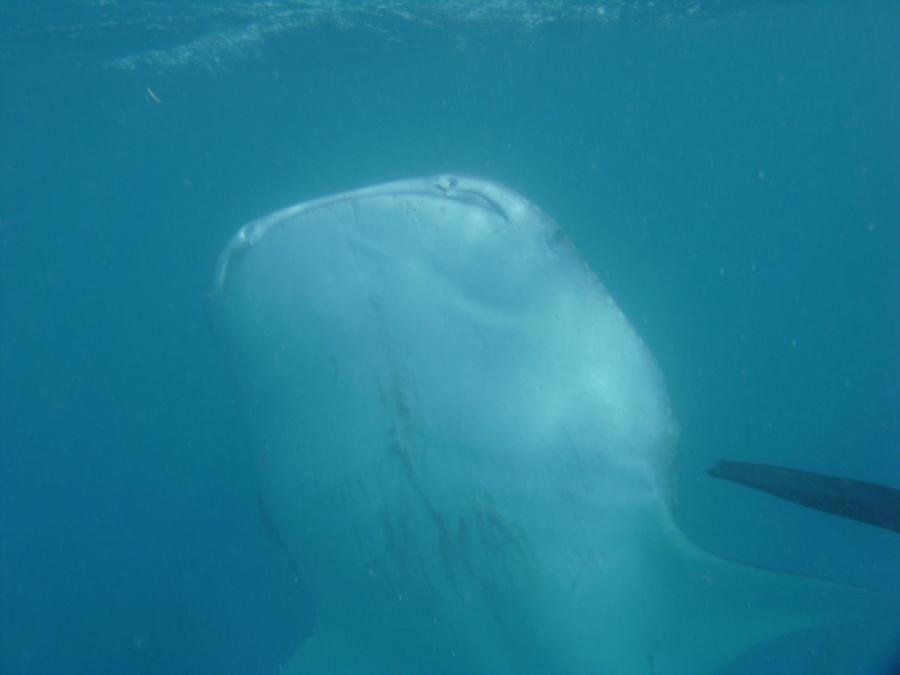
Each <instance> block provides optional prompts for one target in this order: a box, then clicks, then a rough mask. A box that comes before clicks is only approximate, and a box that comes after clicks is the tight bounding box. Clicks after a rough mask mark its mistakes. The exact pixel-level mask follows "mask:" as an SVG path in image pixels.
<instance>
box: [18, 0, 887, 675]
mask: <svg viewBox="0 0 900 675" xmlns="http://www.w3.org/2000/svg"><path fill="white" fill-rule="evenodd" d="M125 4H126V3H123V4H122V5H120V4H118V3H107V2H100V1H94V2H89V1H87V0H80V1H76V0H68V1H62V0H60V1H59V2H50V1H47V2H32V1H25V0H5V2H4V3H3V5H2V6H0V92H2V93H0V97H2V98H0V673H2V674H3V675H7V674H9V675H13V674H15V675H19V674H26V673H29V674H30V673H37V674H50V673H110V674H121V675H126V674H129V673H211V672H216V673H269V672H273V670H274V668H275V666H276V665H277V664H278V663H281V662H283V661H284V660H285V659H286V658H287V657H288V656H289V655H290V653H291V652H292V650H293V648H294V646H295V645H296V643H297V642H298V637H297V636H298V635H302V634H303V632H304V631H305V630H307V629H308V627H309V624H310V621H311V611H310V608H309V605H308V603H307V602H306V600H305V598H304V596H303V593H302V590H301V589H300V588H299V586H298V584H297V582H296V579H295V575H294V572H293V569H292V567H291V563H290V561H289V560H288V559H287V558H286V556H285V555H284V553H283V551H282V550H281V548H280V547H279V545H278V543H277V541H276V540H275V538H273V537H271V536H269V535H268V534H267V533H266V531H265V528H264V527H263V526H262V524H261V522H260V517H259V513H258V506H257V495H256V487H255V484H254V460H253V457H252V456H251V455H250V452H249V449H248V444H247V442H246V438H245V433H246V432H245V429H244V427H243V426H242V421H241V418H240V413H239V410H238V408H237V405H236V403H235V400H234V394H233V390H232V383H231V382H230V380H229V377H228V373H227V372H226V369H225V368H224V365H223V359H222V355H221V354H220V352H219V351H218V345H217V343H216V341H215V339H214V337H213V335H212V333H211V330H210V328H209V326H208V324H207V317H206V302H207V291H208V289H209V286H210V282H211V273H212V268H213V264H214V261H215V258H216V256H217V254H218V252H219V250H220V249H221V247H222V246H223V245H224V243H225V242H226V241H227V239H228V237H229V236H230V235H231V234H232V233H233V232H234V231H235V230H236V229H237V228H238V227H239V226H240V225H242V224H243V223H244V222H246V221H248V220H250V219H251V218H254V217H256V216H259V215H262V214H264V213H267V212H269V211H272V210H274V209H276V208H279V207H282V206H285V205H287V204H290V203H293V202H296V201H300V200H303V199H307V198H312V197H316V196H321V195H325V194H330V193H333V192H336V191H340V190H345V189H350V188H354V187H359V186H362V185H367V184H372V183H376V182H379V181H383V180H387V179H394V178H401V177H406V176H414V175H419V174H432V173H438V172H443V171H448V170H449V171H457V172H465V173H472V174H478V175H483V176H486V177H489V178H492V179H494V180H498V181H500V182H503V183H506V184H508V185H510V186H511V187H513V188H515V189H516V190H518V191H520V192H521V193H522V194H524V195H526V196H527V197H528V198H529V199H531V200H532V201H534V202H536V203H537V204H539V205H541V207H542V208H543V209H544V210H546V211H547V212H548V213H550V214H552V215H553V216H554V217H555V218H556V219H557V220H558V221H559V222H560V223H561V224H562V225H563V227H565V228H566V230H567V231H568V232H569V234H570V236H571V237H572V239H573V240H574V241H575V242H576V244H577V245H578V247H579V248H580V249H581V250H582V251H583V253H584V255H585V257H586V258H587V260H588V262H589V263H590V265H591V266H592V267H593V268H594V269H595V270H596V272H597V273H598V275H599V276H600V277H601V278H602V279H603V280H604V282H605V283H606V285H607V286H608V288H609V289H610V291H611V292H612V294H613V295H614V296H615V297H616V298H617V300H618V302H619V304H620V305H621V306H622V307H623V309H624V311H625V312H626V314H627V315H628V316H629V317H630V319H631V320H632V322H633V323H634V324H635V326H636V328H637V329H638V331H639V332H640V333H641V334H642V336H643V337H644V339H645V341H646V342H647V343H648V344H649V346H650V348H651V350H652V351H653V353H654V354H655V355H656V357H657V359H658V361H659V363H660V366H661V368H662V370H663V371H664V373H665V375H666V379H667V383H668V386H669V389H670V393H671V396H672V399H673V404H674V407H675V410H676V412H677V414H678V417H679V420H680V423H681V428H682V430H681V444H680V447H681V461H680V469H681V473H680V478H679V488H680V489H679V493H678V494H679V501H678V515H679V519H680V520H681V522H682V524H683V526H684V527H685V529H686V530H687V531H688V532H689V533H690V534H691V535H692V537H693V538H694V539H695V540H696V541H698V542H699V543H701V544H702V545H703V546H704V547H706V548H709V549H711V550H714V551H717V552H720V553H722V554H724V555H726V556H728V557H731V558H737V559H741V560H747V561H752V562H754V563H757V564H761V565H768V566H772V567H777V568H783V569H790V570H794V571H798V572H802V573H806V574H813V575H816V576H822V577H827V578H831V579H836V580H841V581H846V582H850V583H855V584H860V585H864V586H867V587H870V588H876V589H882V590H886V591H888V592H891V591H896V589H897V588H900V537H898V536H897V535H896V534H893V533H890V532H885V531H881V530H878V529H876V528H872V527H868V526H865V525H861V524H859V523H854V522H850V521H845V520H840V519H836V518H832V517H828V516H825V515H823V514H820V513H816V512H812V511H807V510H803V509H801V508H799V507H793V506H789V505H786V504H784V503H780V502H777V501H776V500H773V499H771V498H767V497H765V496H763V495H757V494H753V493H750V492H749V491H744V490H741V489H739V488H737V487H735V486H733V485H729V484H726V483H720V482H717V481H713V480H712V479H710V478H708V477H707V476H706V475H705V474H704V471H705V469H706V468H707V467H708V466H709V465H710V464H711V463H712V462H713V461H715V460H716V459H719V458H723V457H727V458H731V459H740V460H746V461H756V462H768V463H775V464H783V465H789V466H796V467H800V468H806V469H809V470H815V471H821V472H824V473H832V474H838V475H845V476H851V477H855V478H860V479H864V480H871V481H877V482H881V483H885V484H888V485H894V486H897V487H900V387H898V384H897V383H898V381H900V199H898V196H897V195H898V194H900V127H898V120H900V88H898V86H897V73H898V72H900V41H898V40H897V35H898V34H900V5H898V4H897V3H890V2H874V1H873V2H858V3H847V2H839V1H835V2H827V1H823V2H816V3H811V2H797V3H782V2H740V3H737V2H736V3H720V2H703V1H697V2H676V1H671V2H665V1H664V0H660V1H659V2H656V3H644V2H635V3H624V2H606V3H596V2H590V3H589V2H570V3H555V2H514V3H491V2H486V3H484V2H483V3H476V2H474V0H473V1H472V2H467V1H465V0H460V1H459V2H454V3H437V5H436V6H434V7H428V6H427V5H426V3H424V2H421V3H415V2H396V3H381V4H379V7H381V9H372V8H371V7H370V6H369V5H366V4H365V3H360V4H354V3H348V2H343V3H342V2H334V3H332V4H328V3H324V4H323V3H311V4H304V3H294V2H288V1H287V0H282V1H275V2H265V3H263V2H258V3H254V2H244V3H214V2H192V3H187V2H159V1H157V2H151V1H149V0H134V1H133V2H130V3H127V6H125ZM791 667H794V666H791ZM797 668H798V669H799V667H797ZM779 672H781V671H779ZM786 672H790V671H789V670H788V671H786Z"/></svg>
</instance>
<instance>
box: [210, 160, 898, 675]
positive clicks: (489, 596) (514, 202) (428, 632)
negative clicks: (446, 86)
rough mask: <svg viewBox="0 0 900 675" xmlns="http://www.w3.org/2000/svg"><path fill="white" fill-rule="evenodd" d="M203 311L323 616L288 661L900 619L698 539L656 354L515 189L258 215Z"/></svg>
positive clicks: (660, 664)
mask: <svg viewBox="0 0 900 675" xmlns="http://www.w3.org/2000/svg"><path fill="white" fill-rule="evenodd" d="M214 305H215V316H216V321H217V323H218V325H219V327H220V329H221V333H222V335H223V336H224V340H225V342H226V344H227V346H228V352H229V356H230V360H231V365H232V368H233V371H234V373H235V375H236V378H237V380H238V382H239V387H240V391H241V395H242V399H243V401H244V408H245V411H246V413H247V414H246V417H247V420H248V423H249V425H250V427H251V429H252V436H253V439H254V444H255V447H256V451H257V454H258V457H259V466H260V482H261V491H262V496H263V499H264V501H265V504H266V509H267V511H268V512H269V513H270V514H271V516H272V520H273V522H274V524H275V525H276V527H277V528H278V530H279V533H280V535H281V538H282V539H283V540H284V542H285V544H286V545H287V547H288V548H289V550H290V552H291V555H292V557H293V558H294V560H295V561H296V564H297V567H298V569H299V570H300V571H301V574H302V575H303V578H304V581H305V582H306V584H307V586H308V589H309V591H310V594H311V596H312V597H313V598H314V601H315V604H316V611H317V622H316V628H315V630H314V632H313V633H312V634H311V635H310V636H309V637H307V639H306V640H305V641H304V643H303V644H302V645H301V646H300V648H299V650H298V653H297V655H296V657H295V659H294V662H293V663H292V664H291V666H290V672H296V673H326V672H327V673H354V674H355V675H375V674H381V673H385V674H386V673H467V674H470V673H517V674H528V673H562V674H576V673H578V674H582V673H584V674H587V673H616V674H624V675H630V674H631V673H635V674H642V675H648V674H651V673H666V674H670V675H671V674H679V673H684V674H688V673H691V674H695V675H696V674H702V673H712V672H716V671H717V669H720V668H722V667H724V666H725V665H727V664H728V663H731V662H733V661H734V660H735V659H737V658H739V657H740V655H741V654H742V653H744V652H746V651H747V650H748V649H751V648H752V647H754V646H755V645H757V644H759V643H762V642H765V641H767V640H771V639H775V638H777V637H779V636H782V635H784V634H788V633H790V632H792V631H796V630H803V629H810V628H814V627H817V626H822V625H825V624H828V623H831V622H834V621H841V620H848V619H857V618H859V619H871V620H872V621H875V622H882V623H883V622H884V621H886V620H888V619H887V617H894V616H895V615H896V612H893V611H892V610H891V609H890V608H889V607H887V606H886V605H887V603H886V602H885V601H884V600H883V599H882V598H881V597H879V596H877V595H876V594H872V593H868V592H866V591H862V590H859V589H850V588H846V587H842V586H839V585H836V584H829V583H827V582H820V581H816V580H811V579H805V578H802V577H797V576H789V575H782V574H777V573H774V572H769V571H765V570H760V569H754V568H749V567H741V566H739V565H736V564H732V563H728V562H725V561H722V560H720V559H717V558H715V557H714V556H711V555H709V554H707V553H705V552H703V551H700V550H699V549H697V548H696V547H694V546H693V545H692V544H690V542H688V540H687V539H686V538H685V537H684V536H683V535H682V533H681V532H680V530H679V529H678V527H677V526H676V524H675V522H674V520H673V518H672V516H671V510H670V503H671V494H670V482H671V475H672V467H673V464H674V449H675V447H676V439H677V425H676V422H675V418H674V416H673V413H672V410H671V406H670V403H669V400H668V396H667V394H666V389H665V386H664V382H663V378H662V376H661V374H660V371H659V369H658V367H657V365H656V363H655V361H654V359H653V357H652V355H651V354H650V352H649V350H648V349H647V348H646V346H645V345H644V343H643V342H642V340H641V339H640V337H639V336H638V335H637V333H636V332H635V330H634V329H633V328H632V326H631V325H630V323H629V322H628V320H627V319H626V318H625V316H624V315H623V313H622V312H621V311H620V309H619V307H618V306H617V305H616V303H615V302H614V301H613V299H612V298H611V297H610V295H609V294H608V293H607V292H606V290H605V288H604V286H603V285H602V283H601V282H600V281H599V280H598V278H597V277H596V275H595V274H594V272H593V271H592V270H591V269H590V267H589V266H588V265H587V264H586V263H585V261H584V260H583V259H582V258H581V257H580V256H579V254H578V252H577V250H576V249H575V247H574V246H573V245H572V243H571V242H570V241H569V239H568V238H567V237H566V235H565V233H564V232H563V231H562V229H561V228H560V227H559V226H558V225H557V224H556V223H555V222H554V221H553V220H552V219H551V218H550V217H548V216H547V215H546V214H545V213H543V212H542V211H541V210H540V209H539V208H537V207H536V206H535V205H533V204H531V203H530V202H529V201H527V200H526V199H524V198H523V197H521V196H520V195H518V194H516V193H515V192H513V191H511V190H509V189H507V188H505V187H502V186H500V185H498V184H496V183H492V182H489V181H485V180H479V179H475V178H469V177H463V176H437V177H431V178H423V179H414V180H407V181H399V182H394V183H388V184H385V185H379V186H375V187H369V188H365V189H361V190H357V191H354V192H349V193H345V194H340V195H336V196H333V197H328V198H325V199H319V200H315V201H311V202H306V203H302V204H299V205H297V206H293V207H290V208H287V209H284V210H282V211H279V212H276V213H274V214H272V215H270V216H267V217H265V218H261V219H259V220H256V221H254V222H252V223H250V224H248V225H247V226H245V227H243V228H242V229H241V230H240V231H239V232H238V233H237V234H236V235H235V236H234V237H233V238H232V240H231V241H230V243H229V244H228V246H227V247H226V249H225V251H224V252H223V254H222V255H221V257H220V260H219V263H218V266H217V269H216V274H215V285H214Z"/></svg>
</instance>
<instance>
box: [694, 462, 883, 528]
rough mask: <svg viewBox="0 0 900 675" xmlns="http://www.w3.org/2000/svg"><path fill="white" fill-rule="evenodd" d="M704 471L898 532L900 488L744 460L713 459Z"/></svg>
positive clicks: (799, 502) (812, 506)
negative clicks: (717, 460)
mask: <svg viewBox="0 0 900 675" xmlns="http://www.w3.org/2000/svg"><path fill="white" fill-rule="evenodd" d="M707 473H709V475H710V476H715V477H716V478H724V479H725V480H730V481H734V482H735V483H740V484H741V485H746V486H747V487H751V488H753V489H755V490H762V491H763V492H768V493H769V494H772V495H775V496H776V497H780V498H781V499H785V500H787V501H789V502H794V503H795V504H801V505H803V506H807V507H809V508H811V509H816V510H818V511H824V512H825V513H831V514H833V515H836V516H841V517H842V518H850V519H851V520H858V521H860V522H862V523H868V524H869V525H875V526H876V527H883V528H884V529H886V530H892V531H894V532H897V533H900V490H897V489H895V488H891V487H888V486H886V485H878V484H877V483H866V482H864V481H860V480H852V479H850V478H837V477H835V476H825V475H823V474H820V473H811V472H809V471H799V470H797V469H787V468H785V467H781V466H771V465H769V464H750V463H747V462H726V461H720V462H716V464H715V465H714V466H713V467H712V468H711V469H709V470H708V472H707Z"/></svg>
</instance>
